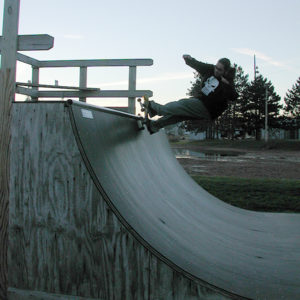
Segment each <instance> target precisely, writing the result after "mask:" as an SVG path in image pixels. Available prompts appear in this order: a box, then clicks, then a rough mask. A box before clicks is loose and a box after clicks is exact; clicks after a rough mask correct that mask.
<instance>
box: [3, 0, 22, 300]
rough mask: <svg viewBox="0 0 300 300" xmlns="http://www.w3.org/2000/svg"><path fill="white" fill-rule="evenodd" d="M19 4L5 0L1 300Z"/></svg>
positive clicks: (5, 275)
mask: <svg viewBox="0 0 300 300" xmlns="http://www.w3.org/2000/svg"><path fill="white" fill-rule="evenodd" d="M19 9H20V0H5V3H4V14H3V27H2V28H3V29H2V30H3V36H2V45H1V71H0V162H1V168H0V299H3V300H6V299H7V288H8V263H7V251H8V223H9V222H8V221H9V178H10V176H9V174H10V137H11V115H12V102H13V101H14V100H15V81H16V56H17V46H18V45H17V44H18V28H19Z"/></svg>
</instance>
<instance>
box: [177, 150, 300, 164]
mask: <svg viewBox="0 0 300 300" xmlns="http://www.w3.org/2000/svg"><path fill="white" fill-rule="evenodd" d="M172 150H173V153H174V154H175V156H176V158H186V159H200V160H209V161H219V162H221V161H225V162H245V161H249V160H256V161H257V160H260V161H275V162H278V161H284V162H296V163H298V162H300V157H299V156H298V157H296V156H290V157H289V156H282V155H259V154H253V153H245V152H238V151H224V152H215V151H204V152H201V151H196V150H191V149H186V148H172Z"/></svg>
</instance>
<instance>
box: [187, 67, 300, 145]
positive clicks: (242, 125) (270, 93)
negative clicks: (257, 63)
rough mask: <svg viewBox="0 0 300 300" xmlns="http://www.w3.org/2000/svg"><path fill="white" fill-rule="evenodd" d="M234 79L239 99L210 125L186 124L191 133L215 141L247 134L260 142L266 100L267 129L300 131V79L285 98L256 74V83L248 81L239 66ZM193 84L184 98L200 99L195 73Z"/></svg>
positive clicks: (192, 122)
mask: <svg viewBox="0 0 300 300" xmlns="http://www.w3.org/2000/svg"><path fill="white" fill-rule="evenodd" d="M234 67H235V69H236V77H235V80H234V84H235V87H236V91H237V92H238V94H239V97H238V99H237V100H236V101H229V103H228V108H227V110H226V111H225V112H224V113H223V114H222V115H221V116H220V117H219V118H218V119H216V120H215V121H214V122H213V123H212V124H208V123H203V122H201V121H197V120H195V121H188V122H185V124H184V126H185V128H186V129H187V130H189V131H193V132H196V133H197V132H203V131H206V133H207V134H206V136H207V138H214V137H216V136H217V135H218V134H219V133H220V134H221V136H222V137H226V138H230V139H234V138H237V137H239V136H241V137H245V135H246V134H248V135H251V136H255V138H256V139H257V140H259V139H261V136H260V135H261V129H264V128H265V111H266V110H265V108H266V107H265V106H266V99H267V103H268V104H267V116H268V126H269V127H270V128H272V129H273V130H274V129H286V130H297V129H299V128H300V77H299V78H298V80H297V81H296V83H295V84H294V85H293V86H292V88H291V89H290V90H288V91H287V93H286V95H285V97H284V103H281V97H280V96H279V95H278V94H277V93H276V91H275V88H274V86H273V84H272V82H271V81H269V80H268V79H267V78H265V77H264V76H263V75H262V74H260V73H259V71H258V69H257V70H256V76H255V79H254V80H252V81H250V80H249V75H248V74H245V72H244V71H243V69H242V67H241V66H238V65H236V64H235V65H234ZM194 76H195V81H194V82H191V84H192V86H191V88H190V89H189V90H188V93H187V95H189V96H192V97H193V96H196V95H199V92H200V90H201V77H200V76H199V74H198V73H194Z"/></svg>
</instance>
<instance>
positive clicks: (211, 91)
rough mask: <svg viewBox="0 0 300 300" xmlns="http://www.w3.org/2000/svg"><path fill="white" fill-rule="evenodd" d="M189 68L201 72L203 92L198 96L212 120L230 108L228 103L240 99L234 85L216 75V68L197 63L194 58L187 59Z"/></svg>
mask: <svg viewBox="0 0 300 300" xmlns="http://www.w3.org/2000/svg"><path fill="white" fill-rule="evenodd" d="M185 62H186V64H187V65H188V66H190V67H192V68H193V69H195V70H196V71H197V72H199V74H200V77H201V79H202V80H201V92H200V94H199V95H196V97H197V98H199V99H201V100H202V102H203V104H204V105H205V107H206V108H207V110H208V112H209V114H210V116H211V118H212V120H214V119H216V118H217V117H219V116H220V115H221V114H222V113H223V112H224V111H225V110H226V108H227V107H228V101H230V100H231V101H234V100H236V98H237V97H238V94H237V92H236V91H235V88H234V86H233V84H226V83H224V82H222V81H221V78H216V77H215V75H214V69H215V66H214V65H212V64H206V63H203V62H200V61H197V60H196V59H194V58H190V59H185Z"/></svg>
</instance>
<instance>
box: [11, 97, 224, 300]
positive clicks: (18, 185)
mask: <svg viewBox="0 0 300 300" xmlns="http://www.w3.org/2000/svg"><path fill="white" fill-rule="evenodd" d="M12 124H13V128H12V129H13V130H12V147H13V155H12V159H11V181H10V185H11V198H10V220H11V221H10V228H9V239H10V244H9V251H8V253H9V256H8V259H9V260H8V261H9V285H10V287H11V288H16V289H18V290H19V289H24V290H35V291H40V292H42V293H56V294H64V295H74V296H81V297H89V298H96V299H101V300H124V299H125V300H133V299H137V300H140V299H147V300H169V299H172V300H173V299H176V300H184V299H187V300H192V299H193V300H194V299H210V300H214V299H225V298H222V297H221V296H218V297H217V298H215V297H216V296H215V292H214V291H211V290H210V289H209V288H206V287H202V286H201V285H200V284H198V283H195V282H193V281H191V280H189V279H187V278H185V277H183V276H182V275H181V274H179V273H177V272H176V271H174V270H172V269H171V268H170V267H169V266H167V265H166V264H165V263H163V262H161V261H160V260H158V259H157V258H156V256H154V255H153V254H151V253H150V252H149V250H148V249H147V248H145V247H144V246H142V245H141V244H140V243H139V242H137V240H136V239H135V238H134V237H133V236H132V235H131V233H130V232H128V230H127V229H126V228H125V227H124V226H123V225H122V224H121V223H120V221H119V220H118V219H117V217H116V216H115V215H114V213H113V212H112V210H111V209H110V208H109V207H108V205H107V204H106V202H105V201H104V198H103V197H102V196H101V194H100V193H99V191H98V190H97V189H96V187H95V185H94V183H93V182H92V179H91V177H90V175H89V174H88V172H87V169H86V167H85V165H84V163H83V160H82V158H81V155H80V153H79V150H78V148H77V144H76V141H75V138H74V135H73V132H72V128H71V125H70V121H69V115H68V108H65V107H64V104H63V103H43V102H38V103H15V104H14V105H13V123H12ZM50 296H51V295H49V297H50ZM36 297H37V296H36ZM36 299H39V298H36ZM40 299H47V298H42V297H41V298H40ZM49 299H51V298H49Z"/></svg>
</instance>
